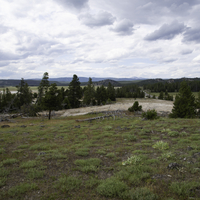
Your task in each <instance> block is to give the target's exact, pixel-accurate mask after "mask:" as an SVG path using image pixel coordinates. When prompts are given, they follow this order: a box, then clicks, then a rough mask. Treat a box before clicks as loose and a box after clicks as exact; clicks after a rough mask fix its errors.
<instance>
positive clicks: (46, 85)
mask: <svg viewBox="0 0 200 200" xmlns="http://www.w3.org/2000/svg"><path fill="white" fill-rule="evenodd" d="M48 79H49V74H48V73H47V72H45V73H44V74H43V78H42V80H41V82H40V85H39V86H38V96H37V98H38V99H37V103H38V105H40V104H41V101H42V97H43V96H44V95H45V93H46V92H47V90H48V88H49V86H50V84H49V80H48Z"/></svg>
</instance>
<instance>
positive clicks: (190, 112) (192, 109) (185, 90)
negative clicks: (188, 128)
mask: <svg viewBox="0 0 200 200" xmlns="http://www.w3.org/2000/svg"><path fill="white" fill-rule="evenodd" d="M195 114H196V103H195V97H194V95H193V94H192V92H191V89H190V87H189V86H188V85H187V83H186V82H185V81H184V82H182V83H181V87H180V90H179V93H178V94H177V95H176V98H175V101H174V107H173V109H172V113H171V114H170V117H173V118H177V117H179V118H191V117H194V116H195Z"/></svg>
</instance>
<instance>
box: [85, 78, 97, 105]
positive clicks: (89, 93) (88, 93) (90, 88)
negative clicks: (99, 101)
mask: <svg viewBox="0 0 200 200" xmlns="http://www.w3.org/2000/svg"><path fill="white" fill-rule="evenodd" d="M94 98H95V89H94V85H93V83H92V79H91V78H89V81H88V84H87V87H86V88H85V92H84V98H83V103H85V104H86V105H90V104H91V103H92V102H93V100H94ZM93 103H94V102H93Z"/></svg>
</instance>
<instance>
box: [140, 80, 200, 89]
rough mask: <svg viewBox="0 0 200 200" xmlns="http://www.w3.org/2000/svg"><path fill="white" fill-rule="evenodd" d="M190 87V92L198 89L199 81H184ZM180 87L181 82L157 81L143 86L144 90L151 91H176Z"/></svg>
mask: <svg viewBox="0 0 200 200" xmlns="http://www.w3.org/2000/svg"><path fill="white" fill-rule="evenodd" d="M185 82H186V83H187V85H188V86H189V87H190V89H191V91H192V92H198V91H200V81H185ZM180 87H181V82H172V83H169V82H166V83H163V82H158V83H153V84H146V85H144V86H143V89H144V90H150V91H151V92H165V91H167V92H178V91H179V90H180Z"/></svg>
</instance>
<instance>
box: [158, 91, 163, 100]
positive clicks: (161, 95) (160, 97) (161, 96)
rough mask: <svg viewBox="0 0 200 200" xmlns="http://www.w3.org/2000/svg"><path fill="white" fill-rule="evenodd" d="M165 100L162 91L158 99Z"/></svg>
mask: <svg viewBox="0 0 200 200" xmlns="http://www.w3.org/2000/svg"><path fill="white" fill-rule="evenodd" d="M163 98H164V94H163V91H161V92H160V94H159V96H158V99H163Z"/></svg>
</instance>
